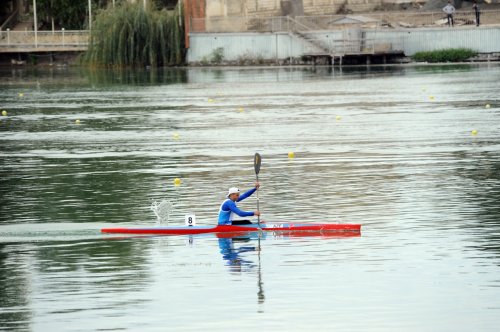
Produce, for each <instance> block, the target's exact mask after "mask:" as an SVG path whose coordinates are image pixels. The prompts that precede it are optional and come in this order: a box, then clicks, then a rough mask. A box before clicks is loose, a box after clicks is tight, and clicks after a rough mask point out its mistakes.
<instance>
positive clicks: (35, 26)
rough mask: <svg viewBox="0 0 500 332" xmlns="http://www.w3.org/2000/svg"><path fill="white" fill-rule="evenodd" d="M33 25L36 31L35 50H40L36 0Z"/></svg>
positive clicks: (34, 0)
mask: <svg viewBox="0 0 500 332" xmlns="http://www.w3.org/2000/svg"><path fill="white" fill-rule="evenodd" d="M33 21H34V22H33V24H34V29H33V30H34V31H35V48H38V32H37V30H38V22H37V20H36V0H33Z"/></svg>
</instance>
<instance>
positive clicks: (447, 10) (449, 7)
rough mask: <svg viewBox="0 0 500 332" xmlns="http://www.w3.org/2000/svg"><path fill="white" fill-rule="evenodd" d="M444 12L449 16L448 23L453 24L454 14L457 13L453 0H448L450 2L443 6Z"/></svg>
mask: <svg viewBox="0 0 500 332" xmlns="http://www.w3.org/2000/svg"><path fill="white" fill-rule="evenodd" d="M443 12H445V13H446V17H447V18H448V25H449V26H453V14H454V13H455V7H453V5H452V4H451V0H448V4H447V5H446V6H444V7H443Z"/></svg>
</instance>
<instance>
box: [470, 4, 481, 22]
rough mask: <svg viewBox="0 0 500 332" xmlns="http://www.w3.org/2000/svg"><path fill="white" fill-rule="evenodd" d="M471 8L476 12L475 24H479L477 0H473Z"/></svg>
mask: <svg viewBox="0 0 500 332" xmlns="http://www.w3.org/2000/svg"><path fill="white" fill-rule="evenodd" d="M472 9H474V12H475V13H476V26H477V27H478V26H479V15H481V13H480V11H479V6H478V5H477V1H476V0H474V4H473V5H472Z"/></svg>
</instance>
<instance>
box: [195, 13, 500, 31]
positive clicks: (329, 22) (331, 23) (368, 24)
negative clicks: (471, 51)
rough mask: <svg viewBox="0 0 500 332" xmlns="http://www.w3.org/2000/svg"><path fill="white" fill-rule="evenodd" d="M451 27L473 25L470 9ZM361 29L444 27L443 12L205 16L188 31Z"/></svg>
mask: <svg viewBox="0 0 500 332" xmlns="http://www.w3.org/2000/svg"><path fill="white" fill-rule="evenodd" d="M454 21H455V26H463V25H470V26H473V25H475V24H476V17H475V14H474V12H473V11H471V10H468V11H457V12H456V13H455V14H454ZM480 22H481V25H494V24H500V10H488V11H482V12H481V16H480ZM354 25H356V26H359V27H363V28H376V29H383V28H387V29H390V28H421V27H447V26H448V25H447V20H446V14H444V13H443V12H405V11H403V12H383V13H369V14H356V15H323V16H297V17H295V18H291V17H288V16H275V17H248V16H238V17H209V18H191V20H190V27H191V30H190V31H191V32H192V33H197V32H198V33H202V32H210V33H218V32H221V33H222V32H286V31H319V30H336V29H345V28H346V27H348V26H354Z"/></svg>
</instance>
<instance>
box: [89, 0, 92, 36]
mask: <svg viewBox="0 0 500 332" xmlns="http://www.w3.org/2000/svg"><path fill="white" fill-rule="evenodd" d="M89 30H92V1H91V0H89Z"/></svg>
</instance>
